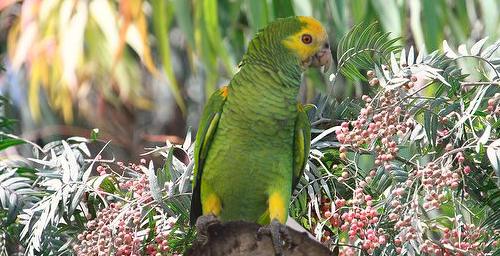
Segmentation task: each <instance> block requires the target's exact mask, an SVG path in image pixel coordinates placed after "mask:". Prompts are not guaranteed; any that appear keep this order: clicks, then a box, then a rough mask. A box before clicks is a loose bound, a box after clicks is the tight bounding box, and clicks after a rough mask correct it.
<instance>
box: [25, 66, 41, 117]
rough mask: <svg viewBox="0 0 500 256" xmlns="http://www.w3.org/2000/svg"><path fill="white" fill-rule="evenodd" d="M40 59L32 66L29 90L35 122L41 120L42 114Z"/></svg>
mask: <svg viewBox="0 0 500 256" xmlns="http://www.w3.org/2000/svg"><path fill="white" fill-rule="evenodd" d="M39 61H40V60H39V59H35V60H34V61H33V62H32V64H31V69H30V73H31V74H30V83H29V90H28V103H29V108H30V112H31V116H32V117H33V120H34V121H35V122H38V121H39V120H40V116H41V112H40V100H39V92H40V71H41V70H40V64H39Z"/></svg>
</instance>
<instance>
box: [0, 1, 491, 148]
mask: <svg viewBox="0 0 500 256" xmlns="http://www.w3.org/2000/svg"><path fill="white" fill-rule="evenodd" d="M499 6H500V3H499V2H498V1H495V0H489V1H468V0H458V1H447V0H438V1H430V0H425V1H396V0H384V1H382V0H368V1H365V0H353V1H338V0H335V1H334V0H318V1H297V0H253V1H242V0H221V1H216V0H203V1H197V0H191V1H185V0H168V1H158V0H138V1H118V0H105V1H77V2H73V1H64V0H55V1H23V2H20V1H7V2H6V3H5V4H2V5H0V9H2V13H3V15H2V16H1V17H2V21H0V23H2V24H0V27H1V28H4V30H2V34H5V35H8V36H6V38H5V39H2V38H1V37H0V40H2V41H0V45H1V47H0V51H1V52H0V54H2V55H3V54H4V53H5V55H7V56H6V60H5V64H6V69H7V71H8V72H7V73H8V76H7V75H6V78H8V79H5V80H3V82H2V84H4V85H11V86H9V87H8V86H5V87H6V88H10V89H8V91H9V93H10V94H11V95H13V96H15V97H19V99H17V100H16V101H15V102H16V104H17V105H18V107H19V108H22V107H23V106H24V105H25V104H24V103H25V102H28V103H29V106H30V112H31V113H26V112H20V114H21V115H22V119H23V120H30V119H34V120H35V121H37V122H38V123H41V124H42V125H45V124H47V123H48V124H52V122H54V121H53V120H54V119H56V120H57V118H58V117H59V116H60V117H62V118H63V119H64V120H65V121H66V122H71V121H72V120H74V123H75V124H77V125H80V123H79V122H78V121H81V120H86V121H87V122H89V123H90V128H93V127H95V126H99V128H100V129H101V130H102V131H103V134H105V133H109V134H110V136H113V135H115V134H116V131H119V130H120V126H124V125H125V124H128V125H129V124H130V123H132V122H138V123H140V121H136V120H141V118H134V117H136V116H135V115H138V113H144V111H145V112H147V113H149V114H150V116H149V117H148V120H149V121H151V120H154V121H155V122H145V123H151V126H154V127H152V130H159V129H161V128H164V127H163V126H162V125H164V124H165V122H168V123H169V124H171V125H170V126H169V127H172V126H174V125H173V124H175V127H181V128H180V129H173V128H169V130H168V131H167V132H168V133H169V134H172V133H174V134H175V135H177V136H182V134H183V131H184V127H183V126H182V125H181V124H184V123H185V122H187V125H190V126H196V125H195V123H196V121H194V122H193V121H192V120H197V117H198V115H199V109H200V108H201V105H203V103H204V101H205V100H206V99H207V98H208V95H210V94H211V92H213V91H214V90H215V88H217V87H218V86H220V85H222V84H224V83H227V80H228V79H230V78H231V77H232V74H233V73H234V71H235V70H236V64H237V63H238V61H239V60H240V59H241V56H242V54H243V52H244V50H245V48H246V43H247V42H248V41H249V39H250V38H251V37H252V36H253V35H254V34H255V32H256V31H258V30H259V29H260V28H262V27H263V26H264V25H265V24H266V23H267V22H269V21H271V20H274V19H276V18H279V17H285V16H290V15H310V16H314V17H316V18H317V19H319V20H320V21H321V22H322V23H323V24H328V26H327V28H328V33H329V35H330V45H332V46H333V48H335V49H337V48H338V47H340V46H341V42H340V40H341V38H342V37H343V36H344V35H345V34H346V33H347V32H348V31H349V30H350V29H351V27H352V26H353V25H355V24H360V23H362V22H363V23H364V24H371V23H372V22H374V21H378V22H379V24H380V26H376V27H374V29H375V30H374V31H373V32H375V33H376V34H378V35H385V34H386V33H387V32H391V35H390V36H391V38H392V37H394V38H397V37H402V40H406V42H407V43H410V44H414V45H415V47H416V49H418V51H419V52H424V53H425V52H426V46H427V49H437V48H438V47H439V46H440V43H441V41H442V40H443V39H444V38H447V40H448V42H449V43H450V45H455V46H456V45H458V44H459V43H462V42H466V41H467V40H469V41H470V42H471V41H474V40H478V39H480V38H482V37H484V36H486V35H489V36H490V37H491V38H497V37H498V35H499V33H500V30H499V29H500V26H498V24H500V23H499V22H498V17H499V15H498V14H499V13H498V10H500V8H499ZM65 25H67V26H65ZM359 28H361V26H359ZM374 42H375V41H373V43H374ZM379 42H382V41H379ZM403 43H405V42H404V41H403ZM4 44H5V45H4ZM333 48H332V49H333ZM339 50H340V51H342V49H339ZM335 54H336V52H335V50H334V55H335ZM337 55H338V53H337ZM338 56H339V57H340V55H338ZM345 67H346V68H349V69H350V70H352V71H354V70H356V69H353V68H352V67H350V66H349V65H348V66H345ZM338 70H342V69H338ZM306 77H307V79H306V80H305V81H306V82H305V84H306V86H307V87H308V88H307V93H306V94H305V95H304V97H303V99H304V100H305V101H309V102H310V101H312V100H313V99H314V98H315V96H317V93H318V92H322V93H325V92H326V88H328V86H327V81H326V80H325V79H323V77H322V76H321V75H320V74H319V73H318V72H308V73H307V74H306ZM337 77H339V76H337ZM357 77H358V78H359V79H361V80H363V78H361V77H362V76H359V74H357ZM14 88H25V89H26V91H27V93H26V94H21V95H18V94H16V91H15V89H14ZM363 90H364V87H363V83H362V82H361V81H358V80H356V81H352V80H346V79H342V78H341V77H339V79H338V81H336V89H335V90H332V91H331V93H329V94H332V95H331V96H332V97H334V98H338V99H340V98H345V97H351V96H353V95H356V96H361V94H362V93H363ZM47 103H48V104H47ZM174 104H177V105H178V106H179V108H180V109H183V111H184V114H185V115H181V114H179V113H177V111H175V108H174V106H173V105H174ZM75 108H78V110H79V111H78V115H76V112H75V111H74V109H75ZM96 108H97V110H98V111H96ZM124 108H125V109H127V111H130V112H132V113H131V114H132V115H133V117H129V116H127V115H124V116H122V115H120V114H121V113H122V112H123V111H120V110H123V109H124ZM53 111H55V112H56V113H55V114H56V115H54V114H53V113H52V112H53ZM108 112H110V114H106V113H108ZM47 117H50V118H47ZM184 117H187V121H186V120H184ZM127 118H130V119H127ZM20 119H21V118H20ZM109 119H111V120H112V122H110V121H109ZM122 119H126V120H122ZM98 121H99V122H98ZM160 121H161V122H160ZM37 122H35V123H37ZM57 122H60V121H57ZM140 124H142V123H140ZM35 128H36V126H35ZM137 129H144V128H143V126H141V125H137V126H135V127H134V130H137ZM127 137H128V136H123V135H122V134H119V135H116V136H115V137H113V141H114V142H118V141H120V140H124V138H127ZM134 146H135V147H136V148H137V146H138V147H139V148H143V145H134Z"/></svg>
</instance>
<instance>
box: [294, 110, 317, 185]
mask: <svg viewBox="0 0 500 256" xmlns="http://www.w3.org/2000/svg"><path fill="white" fill-rule="evenodd" d="M297 108H298V114H297V119H296V120H295V139H294V151H293V152H294V154H293V158H294V165H293V180H292V192H293V190H294V189H295V186H296V185H297V183H299V181H300V178H301V177H302V174H304V168H305V167H306V163H307V158H308V156H309V149H310V147H311V123H310V122H309V118H308V117H307V111H308V110H310V109H312V108H314V105H305V106H303V105H302V104H300V103H299V104H298V105H297Z"/></svg>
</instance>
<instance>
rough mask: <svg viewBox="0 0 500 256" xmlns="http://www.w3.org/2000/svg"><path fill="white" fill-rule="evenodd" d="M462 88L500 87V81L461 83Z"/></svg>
mask: <svg viewBox="0 0 500 256" xmlns="http://www.w3.org/2000/svg"><path fill="white" fill-rule="evenodd" d="M460 85H461V86H475V85H478V86H479V85H500V81H491V82H461V83H460Z"/></svg>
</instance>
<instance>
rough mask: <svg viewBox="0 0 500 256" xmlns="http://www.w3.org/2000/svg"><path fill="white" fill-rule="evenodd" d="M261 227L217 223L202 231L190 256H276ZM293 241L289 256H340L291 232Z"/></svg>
mask: <svg viewBox="0 0 500 256" xmlns="http://www.w3.org/2000/svg"><path fill="white" fill-rule="evenodd" d="M260 227H261V226H260V225H258V224H256V223H251V222H244V221H234V222H227V223H220V222H214V223H211V224H209V225H207V226H206V227H205V228H204V229H206V230H201V231H200V230H198V237H197V241H196V242H195V243H194V244H193V247H192V248H191V249H190V250H189V251H188V253H187V255H190V256H216V255H227V256H236V255H270V256H274V248H273V244H272V242H271V237H270V236H268V235H261V236H260V238H257V231H258V229H259V228H260ZM287 229H288V232H289V234H290V238H291V244H290V245H284V246H283V252H284V255H286V256H299V255H315V256H322V255H337V253H333V252H331V251H330V250H328V248H326V247H325V246H323V245H322V244H321V243H319V242H318V241H316V240H314V239H311V238H310V237H309V236H308V235H307V234H306V233H301V232H298V231H296V230H293V229H291V228H288V227H287Z"/></svg>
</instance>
